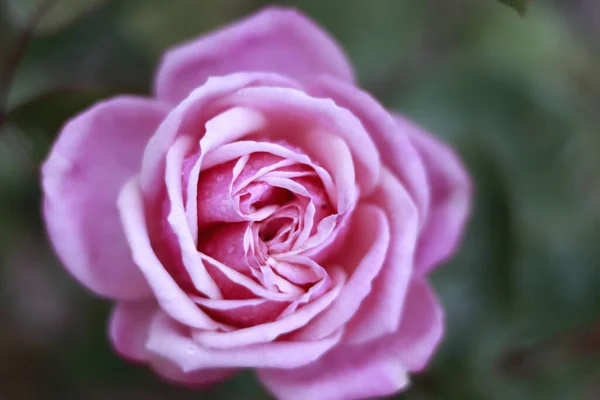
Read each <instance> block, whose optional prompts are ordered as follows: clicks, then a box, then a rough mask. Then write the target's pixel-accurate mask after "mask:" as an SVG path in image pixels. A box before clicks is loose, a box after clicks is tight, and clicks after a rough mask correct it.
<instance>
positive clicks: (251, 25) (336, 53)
mask: <svg viewBox="0 0 600 400" xmlns="http://www.w3.org/2000/svg"><path fill="white" fill-rule="evenodd" d="M245 71H259V72H276V73H279V74H282V75H287V76H290V77H292V78H295V79H299V80H300V81H307V80H309V79H311V78H312V77H313V76H316V75H319V74H328V75H332V76H335V77H336V78H339V79H342V80H344V81H347V82H352V81H353V80H354V77H353V72H352V68H351V67H350V65H349V63H348V61H347V59H346V57H345V55H344V53H343V52H342V50H341V49H340V47H339V46H338V44H337V43H336V42H335V41H334V40H333V39H332V38H331V37H330V36H329V35H328V34H327V33H326V32H325V31H324V30H323V29H322V28H320V27H319V26H317V25H316V24H315V23H314V22H312V21H311V20H310V19H308V18H307V17H306V16H305V15H303V14H301V13H299V12H298V11H295V10H292V9H285V8H280V7H271V8H267V9H265V10H263V11H261V12H259V13H257V14H254V15H251V16H250V17H247V18H245V19H243V20H241V21H238V22H236V23H233V24H231V25H229V26H226V27H224V28H222V29H220V30H218V31H216V32H213V33H210V34H208V35H206V36H202V37H200V38H199V39H196V40H195V41H192V42H189V43H185V44H183V45H180V46H178V47H176V48H174V49H172V50H170V51H169V52H167V53H166V55H165V56H164V58H163V60H162V63H161V65H160V67H159V69H158V72H157V75H156V81H155V91H156V96H157V97H158V98H159V99H161V100H166V101H169V102H173V103H178V102H180V101H181V100H183V99H184V98H185V97H186V96H187V95H188V94H189V93H190V92H191V91H192V90H193V89H195V88H196V87H198V86H200V85H202V84H204V82H205V81H206V80H207V78H208V77H210V76H222V75H228V74H231V73H235V72H245Z"/></svg>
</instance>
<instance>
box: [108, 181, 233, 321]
mask: <svg viewBox="0 0 600 400" xmlns="http://www.w3.org/2000/svg"><path fill="white" fill-rule="evenodd" d="M118 206H119V211H120V212H121V220H122V222H123V226H124V228H125V236H126V237H127V241H128V242H129V246H130V247H131V251H132V252H133V260H134V262H135V263H136V264H137V266H138V267H139V268H140V270H141V271H142V273H143V274H144V275H145V276H146V279H147V281H148V284H149V285H150V287H151V288H152V290H153V291H154V295H155V296H156V299H157V300H158V303H159V304H160V306H161V307H162V309H163V310H165V311H166V312H167V313H168V314H169V315H171V317H173V318H175V319H176V320H178V321H180V322H181V323H183V324H185V325H188V326H193V327H198V328H204V329H222V330H228V329H230V328H229V327H227V326H226V325H224V324H220V323H217V322H215V321H213V320H212V319H211V318H210V317H208V316H207V315H206V314H205V313H204V312H203V311H202V310H200V309H199V308H198V306H197V305H196V304H195V303H194V302H193V301H192V300H191V299H190V298H189V297H188V295H187V294H186V293H184V292H183V290H182V289H181V288H180V287H179V286H178V285H177V283H176V282H175V281H174V280H173V278H172V277H171V275H169V273H168V272H167V271H166V270H165V267H164V266H163V265H162V264H161V262H160V261H159V259H158V258H157V256H156V254H155V253H154V250H153V249H152V246H151V244H150V238H149V237H148V228H147V224H146V217H145V215H144V203H143V201H142V197H141V189H140V186H139V182H138V180H137V179H136V178H133V179H131V180H130V181H129V182H128V183H127V184H125V186H124V187H123V189H122V190H121V193H120V195H119V200H118Z"/></svg>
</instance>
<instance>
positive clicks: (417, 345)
mask: <svg viewBox="0 0 600 400" xmlns="http://www.w3.org/2000/svg"><path fill="white" fill-rule="evenodd" d="M443 335H444V311H443V310H442V306H441V305H440V303H439V300H438V299H437V297H436V295H435V293H434V291H433V290H432V289H431V286H430V285H429V283H428V282H427V281H426V280H425V279H423V278H420V277H417V278H415V279H413V281H412V282H411V284H410V287H409V289H408V294H407V296H406V305H405V307H404V314H403V315H402V319H401V321H400V328H399V329H398V332H397V333H395V334H392V335H391V336H390V337H389V338H388V339H387V340H389V342H390V345H389V350H390V351H391V352H393V353H394V354H397V355H398V356H399V357H400V360H401V361H402V363H403V364H404V365H405V366H406V367H407V368H408V370H409V371H413V372H418V371H421V370H422V369H423V368H424V367H425V366H426V365H427V364H428V363H429V361H430V359H431V356H432V355H433V353H434V351H435V350H436V349H437V347H438V345H439V343H440V340H441V339H442V336H443Z"/></svg>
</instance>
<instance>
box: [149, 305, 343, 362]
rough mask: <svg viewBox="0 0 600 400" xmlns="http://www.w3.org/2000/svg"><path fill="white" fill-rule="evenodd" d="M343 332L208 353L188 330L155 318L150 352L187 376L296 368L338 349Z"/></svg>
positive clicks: (162, 316)
mask: <svg viewBox="0 0 600 400" xmlns="http://www.w3.org/2000/svg"><path fill="white" fill-rule="evenodd" d="M341 333H342V332H341V331H337V332H335V333H334V334H332V335H330V336H328V337H326V338H324V339H322V340H316V341H310V342H273V343H263V344H257V345H252V346H244V347H241V348H235V349H209V348H206V347H203V346H200V345H199V344H198V343H196V342H195V341H194V340H192V339H191V337H190V335H189V329H187V328H185V327H184V326H182V325H179V324H177V323H176V322H175V321H174V320H172V319H170V318H168V317H167V316H166V314H164V313H159V314H157V315H156V316H155V318H154V320H153V322H152V325H151V328H150V337H149V340H148V344H147V347H148V350H149V351H152V352H153V353H154V354H156V355H157V356H159V357H161V358H164V359H166V360H168V361H170V362H172V363H174V364H176V365H177V366H179V368H181V370H182V371H184V372H186V373H188V372H191V371H196V370H203V369H215V368H255V367H259V368H260V367H269V368H296V367H299V366H302V365H306V364H308V363H310V362H313V361H314V360H316V359H318V358H319V357H320V356H321V355H322V354H323V353H325V352H326V351H327V350H329V349H331V347H333V346H335V345H336V344H337V343H338V342H339V340H340V337H341Z"/></svg>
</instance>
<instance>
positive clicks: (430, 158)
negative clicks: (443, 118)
mask: <svg viewBox="0 0 600 400" xmlns="http://www.w3.org/2000/svg"><path fill="white" fill-rule="evenodd" d="M395 120H396V124H397V125H398V126H399V127H400V128H401V129H402V130H403V131H405V132H406V133H407V134H408V136H409V138H410V140H411V142H412V143H413V144H414V146H415V148H416V149H417V151H418V152H419V154H420V155H421V159H422V160H423V163H424V165H425V170H426V173H427V180H428V182H429V187H430V191H431V200H430V204H429V213H428V216H427V221H426V223H425V226H424V227H423V230H422V232H421V236H420V238H419V246H418V250H417V258H416V260H417V261H416V264H417V265H416V266H417V269H418V271H419V273H422V274H425V273H427V272H428V271H430V270H431V269H433V268H434V267H435V266H436V265H437V264H439V263H441V262H443V261H445V260H447V259H448V258H449V257H450V256H451V255H452V254H453V253H454V252H455V250H456V247H457V246H458V244H459V243H460V238H461V237H462V233H463V231H464V228H465V224H466V222H467V219H468V217H469V213H470V209H471V197H472V188H471V180H470V178H469V175H468V173H467V170H466V169H465V167H464V166H463V164H462V162H461V161H460V159H459V157H458V156H457V155H456V153H455V152H454V150H452V148H450V147H449V146H448V145H446V144H444V143H442V142H441V141H440V140H439V139H437V138H436V137H434V136H432V135H430V134H428V133H426V132H425V131H424V130H423V129H421V128H419V127H418V126H417V125H415V124H414V123H412V122H410V121H408V120H406V119H405V118H403V117H401V116H398V115H396V116H395Z"/></svg>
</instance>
